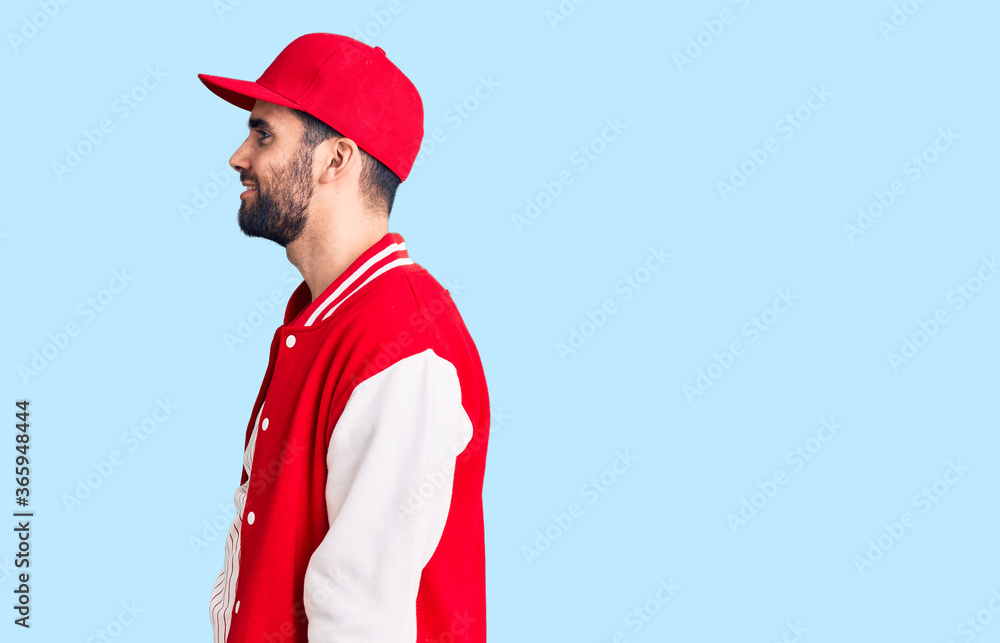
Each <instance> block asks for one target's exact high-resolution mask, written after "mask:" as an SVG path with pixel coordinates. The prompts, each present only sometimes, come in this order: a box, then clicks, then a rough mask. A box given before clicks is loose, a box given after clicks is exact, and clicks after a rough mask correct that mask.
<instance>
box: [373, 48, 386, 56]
mask: <svg viewBox="0 0 1000 643" xmlns="http://www.w3.org/2000/svg"><path fill="white" fill-rule="evenodd" d="M375 51H377V52H378V53H380V54H382V55H383V56H384V55H385V52H384V51H383V50H382V48H381V47H378V46H376V47H375Z"/></svg>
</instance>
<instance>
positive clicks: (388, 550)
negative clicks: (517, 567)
mask: <svg viewBox="0 0 1000 643" xmlns="http://www.w3.org/2000/svg"><path fill="white" fill-rule="evenodd" d="M489 422H490V413H489V396H488V392H487V388H486V381H485V377H484V374H483V369H482V364H481V362H480V359H479V353H478V351H477V350H476V346H475V344H474V343H473V341H472V338H471V337H470V335H469V332H468V330H467V329H466V327H465V324H464V322H463V321H462V318H461V316H460V315H459V313H458V310H457V308H456V307H455V304H454V302H453V301H452V299H451V296H450V294H449V293H448V291H447V290H445V289H444V288H443V287H442V286H441V285H440V284H439V283H438V282H437V281H436V280H435V279H434V278H433V277H432V276H431V275H430V274H429V273H428V272H427V271H426V270H425V269H424V268H422V267H421V266H420V265H418V264H416V263H414V262H413V261H412V260H411V259H410V258H409V254H408V253H407V250H406V245H405V242H404V240H403V237H402V236H400V235H398V234H395V233H388V234H386V235H385V236H384V237H382V238H381V239H380V240H379V241H378V242H376V243H375V244H374V245H372V246H371V247H370V248H368V249H367V250H366V251H365V252H364V253H363V254H362V255H361V256H360V257H358V258H357V259H356V260H355V261H354V262H353V263H352V264H351V265H350V267H348V268H347V270H345V271H344V272H343V273H342V274H341V275H340V276H338V277H337V278H336V279H335V280H334V281H333V283H331V284H330V285H329V286H328V287H327V288H326V289H325V290H324V291H323V293H322V294H320V295H319V296H318V297H317V298H316V299H315V300H312V296H311V293H310V290H309V287H308V285H307V284H306V283H305V282H304V281H303V282H302V283H301V284H300V285H299V286H298V288H297V289H296V290H295V292H294V293H292V295H291V297H290V298H289V300H288V304H287V306H286V309H285V316H284V323H283V324H282V325H281V326H280V327H279V328H278V329H277V330H276V331H275V333H274V337H273V339H272V341H271V351H270V358H269V361H268V366H267V371H266V372H265V375H264V380H263V383H262V384H261V387H260V391H259V393H258V395H257V399H256V401H255V402H254V407H253V412H252V413H251V416H250V421H249V422H248V425H247V430H246V441H245V453H244V459H243V465H244V466H243V474H242V477H241V485H240V488H239V489H237V491H236V496H235V501H236V509H237V515H236V518H235V519H234V521H233V525H232V527H231V529H230V532H229V537H228V539H227V542H226V553H225V560H224V564H223V569H222V571H221V572H220V574H219V577H218V580H217V582H216V584H215V586H214V587H213V590H212V596H211V601H210V614H211V620H212V627H213V631H214V634H215V641H216V643H258V642H265V641H266V642H268V643H280V642H286V641H287V642H295V643H306V641H309V642H310V643H414V641H416V642H418V643H432V642H433V643H437V642H441V643H452V642H463V643H482V642H484V641H485V640H486V595H485V550H484V535H483V512H482V486H483V475H484V471H485V463H486V445H487V441H488V438H489Z"/></svg>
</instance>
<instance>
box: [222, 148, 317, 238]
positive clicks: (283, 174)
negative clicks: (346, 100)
mask: <svg viewBox="0 0 1000 643" xmlns="http://www.w3.org/2000/svg"><path fill="white" fill-rule="evenodd" d="M244 180H253V179H251V177H249V176H247V175H246V174H244V173H240V181H244ZM254 183H256V185H257V190H256V191H255V192H254V193H253V194H252V195H251V196H249V197H245V198H244V199H243V200H242V202H241V203H240V210H239V213H238V214H237V216H236V220H237V222H238V223H239V225H240V230H242V231H243V234H245V235H246V236H248V237H262V238H264V239H270V240H271V241H273V242H275V243H277V244H278V245H280V246H281V247H283V248H284V247H287V246H288V244H289V243H291V242H293V241H295V239H297V238H298V236H299V235H300V234H302V230H303V229H304V228H305V225H306V219H307V216H306V208H308V207H309V201H310V199H312V192H313V190H312V150H310V149H308V146H305V145H303V146H301V147H300V148H299V151H298V152H297V153H296V154H295V157H294V158H292V160H291V161H289V162H288V164H287V165H285V166H284V167H282V168H281V169H279V170H278V171H276V172H275V173H274V174H273V175H272V176H270V177H267V178H265V177H261V176H258V177H256V180H254Z"/></svg>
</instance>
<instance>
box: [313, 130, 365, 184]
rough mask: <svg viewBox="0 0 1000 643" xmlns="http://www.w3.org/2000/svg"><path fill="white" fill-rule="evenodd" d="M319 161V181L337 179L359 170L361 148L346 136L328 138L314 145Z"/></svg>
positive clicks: (326, 181) (328, 181) (327, 181)
mask: <svg viewBox="0 0 1000 643" xmlns="http://www.w3.org/2000/svg"><path fill="white" fill-rule="evenodd" d="M316 155H317V157H318V160H319V163H320V168H321V169H320V175H319V182H320V183H330V182H332V181H338V180H340V179H343V178H344V177H346V176H349V175H351V174H353V173H355V172H357V173H358V174H359V175H360V172H361V149H360V148H359V147H358V144H357V143H355V142H354V141H352V140H351V139H349V138H347V137H346V136H335V137H333V138H328V139H326V140H325V141H323V142H322V143H320V144H319V145H318V146H317V147H316Z"/></svg>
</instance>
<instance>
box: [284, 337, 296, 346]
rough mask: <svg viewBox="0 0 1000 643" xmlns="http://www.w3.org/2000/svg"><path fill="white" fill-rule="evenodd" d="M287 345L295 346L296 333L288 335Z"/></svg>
mask: <svg viewBox="0 0 1000 643" xmlns="http://www.w3.org/2000/svg"><path fill="white" fill-rule="evenodd" d="M285 346H287V347H288V348H291V347H292V346H295V335H289V336H288V337H286V338H285Z"/></svg>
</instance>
